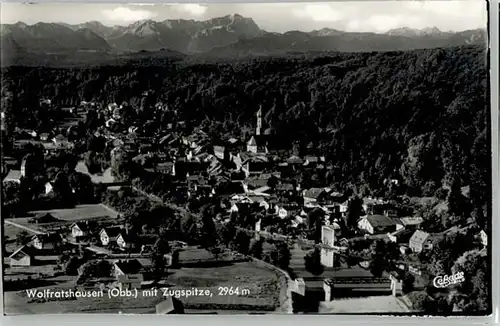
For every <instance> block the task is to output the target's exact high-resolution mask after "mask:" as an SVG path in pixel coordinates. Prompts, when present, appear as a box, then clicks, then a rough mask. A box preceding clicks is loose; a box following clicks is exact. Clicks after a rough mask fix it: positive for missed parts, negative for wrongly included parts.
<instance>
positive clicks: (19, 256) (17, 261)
mask: <svg viewBox="0 0 500 326" xmlns="http://www.w3.org/2000/svg"><path fill="white" fill-rule="evenodd" d="M34 260H35V255H34V250H33V248H32V247H30V246H26V245H25V246H22V247H21V248H19V249H17V250H16V251H14V252H13V253H12V255H10V256H9V265H10V267H16V266H31V265H32V264H33V262H34Z"/></svg>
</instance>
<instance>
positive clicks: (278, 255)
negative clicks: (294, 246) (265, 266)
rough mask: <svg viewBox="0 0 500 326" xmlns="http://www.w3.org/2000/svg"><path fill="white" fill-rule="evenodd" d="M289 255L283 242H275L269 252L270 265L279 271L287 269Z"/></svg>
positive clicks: (286, 245)
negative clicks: (279, 269)
mask: <svg viewBox="0 0 500 326" xmlns="http://www.w3.org/2000/svg"><path fill="white" fill-rule="evenodd" d="M290 259H291V253H290V248H288V244H287V243H286V242H284V241H277V242H276V243H275V244H274V245H273V248H272V249H271V252H270V262H271V264H273V265H275V266H276V267H279V268H281V269H284V270H286V269H288V267H289V265H290Z"/></svg>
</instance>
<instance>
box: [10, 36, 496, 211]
mask: <svg viewBox="0 0 500 326" xmlns="http://www.w3.org/2000/svg"><path fill="white" fill-rule="evenodd" d="M486 54H487V53H486V49H485V48H484V47H480V46H469V47H456V48H447V49H432V50H418V51H410V52H385V53H353V54H351V53H336V54H329V55H315V56H313V55H308V56H294V57H287V58H285V57H275V58H260V59H253V60H245V61H236V62H230V63H228V62H225V63H214V62H212V63H196V64H193V63H187V62H186V61H181V62H177V63H175V64H169V65H166V66H165V65H162V66H155V65H141V64H140V63H137V62H136V63H137V64H135V65H133V66H132V65H129V66H108V67H99V68H84V69H49V68H26V67H10V68H4V69H3V74H2V101H3V103H2V104H3V107H4V109H6V110H9V111H11V112H13V116H14V119H19V121H20V120H26V121H28V123H29V121H31V123H32V124H36V123H38V121H39V120H38V118H37V117H39V116H40V114H38V115H37V106H38V99H39V98H40V97H47V98H52V99H53V103H56V104H60V105H62V106H67V105H77V104H78V103H80V101H82V100H86V101H91V100H95V101H98V102H101V103H109V102H117V103H120V102H122V101H127V102H129V103H130V104H132V106H135V107H140V105H141V94H142V93H143V91H145V90H148V89H152V90H154V91H155V94H156V97H157V100H160V101H163V102H166V103H168V105H169V106H170V107H171V108H176V109H177V110H178V111H179V112H180V114H181V115H182V116H183V117H184V118H185V120H187V121H190V122H191V125H193V126H197V125H202V126H205V127H206V126H209V125H211V126H212V128H207V131H208V130H210V131H211V134H213V135H214V138H216V137H220V132H222V133H223V134H224V133H225V134H231V135H239V134H240V133H242V132H245V131H246V130H249V128H250V127H253V126H254V123H255V122H254V113H255V111H256V110H257V108H258V107H259V105H260V104H262V108H263V111H264V112H265V119H266V120H267V122H268V123H270V122H272V125H273V127H274V129H275V132H276V133H277V134H278V135H280V136H282V137H283V138H284V139H288V140H289V141H290V143H291V144H292V143H293V144H295V147H296V148H297V150H298V151H305V149H307V148H308V147H309V148H313V151H314V150H315V151H317V152H318V154H321V155H325V156H327V157H328V158H330V160H331V161H333V162H334V163H335V164H337V165H338V167H339V169H338V170H337V171H338V172H337V173H336V175H334V176H332V178H333V180H334V182H335V183H338V184H340V185H345V184H347V183H353V184H356V185H359V186H362V187H364V188H365V189H366V191H370V192H371V193H373V194H377V193H380V192H381V191H385V190H383V189H386V187H383V181H384V180H385V179H386V178H397V179H400V180H402V183H403V184H404V185H405V186H406V190H405V192H406V193H407V194H409V195H424V196H429V195H434V194H435V192H436V191H437V190H438V189H439V188H441V187H442V186H449V185H450V184H452V183H454V182H458V183H459V184H460V185H461V186H469V185H470V199H471V203H472V208H473V214H474V215H476V216H477V217H479V218H480V219H481V217H484V214H485V213H486V212H485V209H486V205H487V203H488V202H489V201H490V186H489V184H490V180H491V177H490V164H491V154H490V137H489V132H488V128H489V127H488V124H489V119H490V115H489V110H488V104H489V99H488V96H487V94H488V77H487V62H486ZM30 117H31V119H30ZM159 121H161V120H159ZM158 127H159V128H161V123H160V124H159V126H158ZM313 140H314V143H313V142H312V141H313ZM307 152H308V153H309V152H311V150H310V149H309V150H307Z"/></svg>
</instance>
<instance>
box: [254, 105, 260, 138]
mask: <svg viewBox="0 0 500 326" xmlns="http://www.w3.org/2000/svg"><path fill="white" fill-rule="evenodd" d="M261 129H262V105H261V106H260V107H259V111H257V128H256V129H255V134H256V135H257V136H258V135H260V131H261Z"/></svg>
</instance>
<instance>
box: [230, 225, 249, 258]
mask: <svg viewBox="0 0 500 326" xmlns="http://www.w3.org/2000/svg"><path fill="white" fill-rule="evenodd" d="M234 246H235V249H236V251H238V252H239V253H242V254H243V255H247V254H248V253H249V247H250V236H249V235H248V233H247V232H246V231H244V230H238V231H237V232H236V237H235V239H234Z"/></svg>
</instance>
